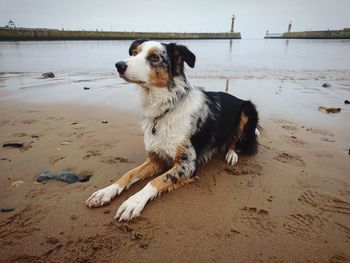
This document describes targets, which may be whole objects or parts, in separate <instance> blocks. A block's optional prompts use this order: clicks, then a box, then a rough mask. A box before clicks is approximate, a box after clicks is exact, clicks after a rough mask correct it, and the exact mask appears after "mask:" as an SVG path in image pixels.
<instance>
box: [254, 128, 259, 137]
mask: <svg viewBox="0 0 350 263" xmlns="http://www.w3.org/2000/svg"><path fill="white" fill-rule="evenodd" d="M255 135H256V137H260V132H259V130H258V128H256V129H255Z"/></svg>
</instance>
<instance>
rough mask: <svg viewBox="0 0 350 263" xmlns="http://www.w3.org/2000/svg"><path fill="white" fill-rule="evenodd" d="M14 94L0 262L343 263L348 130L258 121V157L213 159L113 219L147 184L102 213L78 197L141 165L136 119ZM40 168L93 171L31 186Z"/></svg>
mask: <svg viewBox="0 0 350 263" xmlns="http://www.w3.org/2000/svg"><path fill="white" fill-rule="evenodd" d="M48 83H49V82H48ZM48 85H49V84H48ZM222 87H223V86H222ZM13 92H14V91H13ZM13 92H11V91H1V95H2V100H1V104H0V111H1V116H0V142H1V143H4V142H6V141H9V140H21V141H23V142H24V143H25V146H24V148H23V149H5V148H1V149H0V186H1V192H0V206H1V207H13V208H15V210H14V211H13V212H8V213H4V212H2V213H1V214H0V215H1V221H0V238H1V241H0V242H1V243H0V246H1V248H0V261H1V262H350V177H349V175H350V165H349V163H350V162H349V160H350V159H349V158H350V156H349V155H348V153H347V152H345V151H346V148H348V147H349V140H347V139H349V136H348V135H346V134H347V132H346V131H344V130H343V128H344V127H348V126H326V125H323V124H319V125H317V124H315V122H314V121H313V122H311V121H310V122H308V121H305V119H303V118H300V119H297V118H291V117H290V116H288V115H285V116H274V115H273V114H271V113H270V114H263V115H262V117H261V122H260V124H261V125H262V127H263V130H262V135H261V137H260V139H259V142H260V147H259V153H258V154H257V155H255V156H240V157H239V162H238V164H237V165H236V166H235V167H229V166H227V165H226V164H225V162H224V161H223V160H224V158H223V156H217V158H215V159H214V160H212V161H210V162H209V163H208V164H207V165H205V166H204V167H202V168H200V169H199V171H198V173H197V175H198V180H195V181H194V182H193V183H192V184H189V185H186V186H184V187H182V188H180V189H178V190H176V191H174V192H172V193H165V194H163V195H162V196H161V197H159V198H156V199H155V200H153V201H152V202H150V203H149V204H148V205H147V206H146V208H145V210H144V211H143V213H142V216H141V217H140V218H137V219H136V220H133V221H132V222H123V223H120V222H117V221H114V220H113V216H114V214H115V212H116V210H117V208H118V207H119V205H120V204H121V203H122V202H123V201H124V200H126V199H127V198H128V197H129V196H131V195H132V194H133V193H135V192H136V191H138V190H139V189H141V187H143V186H144V185H145V184H146V183H147V181H143V182H140V183H138V184H136V185H134V186H133V187H131V189H130V190H128V191H125V192H123V193H122V194H121V196H120V197H118V198H117V199H116V200H115V201H113V202H112V203H111V204H110V205H108V206H106V207H102V208H97V209H88V208H86V207H85V206H84V201H85V200H86V199H87V198H88V197H89V196H90V194H91V193H92V192H94V191H95V190H97V189H99V188H101V187H105V186H107V185H109V184H110V183H111V182H113V181H115V180H116V179H117V178H119V177H120V176H121V175H122V174H123V173H124V172H126V171H128V170H130V169H131V168H133V167H135V166H136V165H138V164H139V163H141V162H142V161H143V160H144V158H145V150H144V146H143V134H142V132H141V129H140V127H139V122H140V118H141V114H140V113H139V112H138V111H130V110H128V111H126V110H120V109H116V108H114V107H109V106H108V105H105V106H101V105H98V104H81V103H80V104H79V103H64V102H57V103H47V102H45V103H44V102H35V103H33V102H31V103H28V102H25V100H24V99H23V96H25V93H24V92H28V91H25V90H23V91H16V92H17V93H18V94H22V97H21V99H14V98H13V96H12V95H13ZM81 92H82V93H83V92H86V91H81ZM4 98H7V99H4ZM131 99H134V98H133V97H132V98H131ZM260 108H262V106H261V105H260ZM311 110H312V111H315V112H317V108H315V109H311ZM311 110H310V111H311ZM317 114H324V113H320V112H317ZM339 114H346V112H345V113H344V112H341V113H339ZM347 114H348V113H347ZM322 116H323V115H322ZM339 116H341V115H339ZM347 116H348V115H347ZM324 118H334V117H332V116H326V115H325V117H324ZM103 120H107V121H108V123H105V124H103V123H101V122H102V121H103ZM311 123H312V124H311ZM33 135H34V137H33ZM344 138H345V139H344ZM62 142H68V143H65V144H64V145H62V144H61V143H62ZM346 143H347V145H346ZM342 145H343V148H342ZM44 170H50V171H51V172H58V171H74V172H77V173H92V174H93V176H92V178H91V180H90V181H89V182H86V183H76V184H71V185H68V184H65V183H63V182H57V181H49V182H47V183H45V184H41V183H36V181H35V179H36V177H37V176H38V175H39V174H40V173H42V172H43V171H44ZM16 181H23V183H22V184H21V183H17V185H18V186H11V184H12V183H13V182H16Z"/></svg>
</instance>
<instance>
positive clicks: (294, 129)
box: [281, 124, 299, 132]
mask: <svg viewBox="0 0 350 263" xmlns="http://www.w3.org/2000/svg"><path fill="white" fill-rule="evenodd" d="M281 127H282V128H283V129H285V130H287V131H292V132H296V131H298V130H299V129H298V128H297V126H294V125H287V124H283V125H281Z"/></svg>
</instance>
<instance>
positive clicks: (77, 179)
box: [36, 171, 92, 184]
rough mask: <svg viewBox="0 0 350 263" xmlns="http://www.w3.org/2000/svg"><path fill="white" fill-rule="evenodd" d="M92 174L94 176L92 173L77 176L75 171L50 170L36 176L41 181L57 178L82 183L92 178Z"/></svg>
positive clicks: (70, 182) (69, 182)
mask: <svg viewBox="0 0 350 263" xmlns="http://www.w3.org/2000/svg"><path fill="white" fill-rule="evenodd" d="M91 176H92V175H91V174H90V175H82V176H77V175H76V174H75V173H73V172H60V173H49V172H48V171H45V172H43V173H42V174H41V175H39V176H38V177H37V178H36V181H37V182H39V183H41V182H44V181H46V180H51V179H55V180H59V181H62V182H65V183H67V184H73V183H76V182H82V183H83V182H87V181H89V180H90V177H91Z"/></svg>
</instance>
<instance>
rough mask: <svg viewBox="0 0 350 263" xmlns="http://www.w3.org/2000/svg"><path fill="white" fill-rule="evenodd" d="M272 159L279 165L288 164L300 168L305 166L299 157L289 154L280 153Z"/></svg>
mask: <svg viewBox="0 0 350 263" xmlns="http://www.w3.org/2000/svg"><path fill="white" fill-rule="evenodd" d="M273 159H274V160H277V161H279V162H281V163H289V164H292V165H295V166H301V167H304V166H305V162H304V161H303V159H302V158H301V157H300V156H299V155H296V154H290V153H287V152H281V153H280V154H278V155H277V156H276V157H274V158H273Z"/></svg>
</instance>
